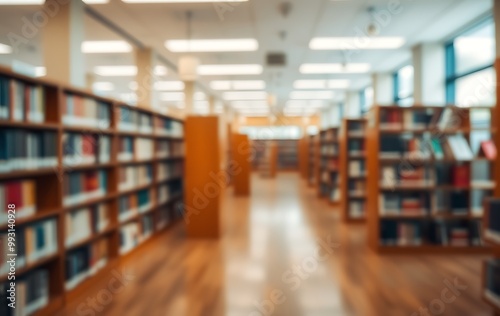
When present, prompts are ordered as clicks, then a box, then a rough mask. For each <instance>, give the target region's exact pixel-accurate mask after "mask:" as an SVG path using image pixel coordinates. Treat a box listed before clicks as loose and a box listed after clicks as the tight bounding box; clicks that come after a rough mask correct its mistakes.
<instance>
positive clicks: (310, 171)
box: [307, 134, 319, 188]
mask: <svg viewBox="0 0 500 316" xmlns="http://www.w3.org/2000/svg"><path fill="white" fill-rule="evenodd" d="M308 155H309V158H308V159H307V160H308V165H307V183H308V185H309V187H311V188H312V187H315V186H316V185H317V184H318V183H319V180H318V179H319V134H315V135H309V141H308Z"/></svg>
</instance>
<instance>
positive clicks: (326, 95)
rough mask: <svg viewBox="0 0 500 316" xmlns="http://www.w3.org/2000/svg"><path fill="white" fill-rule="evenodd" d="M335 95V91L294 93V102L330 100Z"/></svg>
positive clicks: (291, 97) (292, 94)
mask: <svg viewBox="0 0 500 316" xmlns="http://www.w3.org/2000/svg"><path fill="white" fill-rule="evenodd" d="M334 95H335V94H334V93H333V91H292V93H290V99H292V100H330V99H333V96H334Z"/></svg>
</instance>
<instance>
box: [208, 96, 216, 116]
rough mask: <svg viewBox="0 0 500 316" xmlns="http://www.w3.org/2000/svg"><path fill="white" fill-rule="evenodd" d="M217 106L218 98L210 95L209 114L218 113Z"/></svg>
mask: <svg viewBox="0 0 500 316" xmlns="http://www.w3.org/2000/svg"><path fill="white" fill-rule="evenodd" d="M215 106H216V98H215V96H213V95H209V96H208V108H209V112H208V113H209V115H216V113H215Z"/></svg>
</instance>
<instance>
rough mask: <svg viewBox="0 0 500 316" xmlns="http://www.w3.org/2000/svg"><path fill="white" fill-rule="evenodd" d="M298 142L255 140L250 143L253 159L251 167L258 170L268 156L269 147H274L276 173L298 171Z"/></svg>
mask: <svg viewBox="0 0 500 316" xmlns="http://www.w3.org/2000/svg"><path fill="white" fill-rule="evenodd" d="M299 142H300V141H299V140H296V139H256V140H253V141H252V147H253V152H254V153H255V159H254V160H253V163H252V164H253V165H252V167H253V168H254V170H258V169H259V168H260V167H261V165H262V162H263V161H264V163H265V164H267V163H268V161H267V160H266V159H267V158H268V156H269V153H268V152H267V151H268V150H269V148H271V146H276V161H275V163H276V168H277V170H278V171H299V169H300V167H299V160H300V157H299V155H300V152H299V147H300V146H299Z"/></svg>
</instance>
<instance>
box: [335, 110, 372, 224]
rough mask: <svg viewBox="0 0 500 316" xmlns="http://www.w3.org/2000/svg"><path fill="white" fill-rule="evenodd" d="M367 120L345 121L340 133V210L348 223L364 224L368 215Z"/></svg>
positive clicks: (343, 218)
mask: <svg viewBox="0 0 500 316" xmlns="http://www.w3.org/2000/svg"><path fill="white" fill-rule="evenodd" d="M365 133H366V120H365V119H344V120H343V121H342V126H341V129H340V136H339V142H340V166H339V170H340V194H341V197H340V210H341V218H342V220H343V221H344V222H346V223H363V222H364V221H365V214H366V163H365V162H366V152H365V135H366V134H365Z"/></svg>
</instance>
